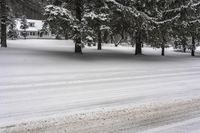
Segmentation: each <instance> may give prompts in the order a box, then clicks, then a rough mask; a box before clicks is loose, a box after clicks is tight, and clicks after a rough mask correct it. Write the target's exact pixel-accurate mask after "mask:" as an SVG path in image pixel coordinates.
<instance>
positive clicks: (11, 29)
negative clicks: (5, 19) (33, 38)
mask: <svg viewBox="0 0 200 133" xmlns="http://www.w3.org/2000/svg"><path fill="white" fill-rule="evenodd" d="M10 20H11V22H10V24H9V26H8V33H7V36H8V38H10V39H16V38H17V37H18V34H17V31H16V22H15V19H13V18H11V19H10Z"/></svg>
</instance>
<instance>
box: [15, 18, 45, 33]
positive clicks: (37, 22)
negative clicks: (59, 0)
mask: <svg viewBox="0 0 200 133" xmlns="http://www.w3.org/2000/svg"><path fill="white" fill-rule="evenodd" d="M27 22H28V23H34V27H30V26H29V28H28V29H26V31H40V30H42V27H43V24H44V22H43V20H34V19H27ZM20 26H21V20H20V19H17V20H16V29H17V30H18V31H23V29H21V28H20Z"/></svg>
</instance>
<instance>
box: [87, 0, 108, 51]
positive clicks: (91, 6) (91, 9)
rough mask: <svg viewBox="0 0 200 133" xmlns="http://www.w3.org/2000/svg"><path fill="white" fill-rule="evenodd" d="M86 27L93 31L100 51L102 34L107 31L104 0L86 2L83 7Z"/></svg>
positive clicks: (106, 8)
mask: <svg viewBox="0 0 200 133" xmlns="http://www.w3.org/2000/svg"><path fill="white" fill-rule="evenodd" d="M84 8H85V9H84V18H85V19H86V21H87V26H89V27H91V29H93V30H94V32H95V33H96V36H97V40H98V50H101V49H102V32H103V30H106V29H109V27H108V23H109V9H108V7H107V4H106V3H105V1H104V0H88V1H86V4H85V6H84Z"/></svg>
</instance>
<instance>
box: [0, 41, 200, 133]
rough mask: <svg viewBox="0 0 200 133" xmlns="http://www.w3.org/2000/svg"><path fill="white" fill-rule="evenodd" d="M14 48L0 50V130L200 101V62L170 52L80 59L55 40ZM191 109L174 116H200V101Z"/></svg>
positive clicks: (106, 53) (89, 52) (128, 51)
mask: <svg viewBox="0 0 200 133" xmlns="http://www.w3.org/2000/svg"><path fill="white" fill-rule="evenodd" d="M9 46H10V48H9V49H0V70H1V71H0V127H12V125H14V124H19V123H20V122H28V121H37V120H42V119H47V118H49V119H50V118H52V117H53V118H54V117H55V118H57V117H62V116H66V115H70V114H76V113H80V112H81V113H83V112H90V111H99V110H104V109H107V108H118V107H119V108H126V107H129V106H130V107H134V106H137V107H138V106H144V105H149V104H159V103H165V104H166V105H168V104H170V103H173V102H174V101H185V102H186V103H187V102H188V101H190V100H191V99H199V98H200V87H199V81H200V57H190V56H189V54H182V53H174V52H172V51H171V50H170V49H169V50H168V51H167V55H168V56H166V57H161V56H159V54H160V50H153V49H150V48H145V49H144V52H145V54H146V55H148V56H134V55H133V49H132V48H110V47H107V48H105V49H104V50H103V51H96V50H95V49H94V48H87V49H84V54H83V55H75V54H73V43H72V42H70V41H68V42H66V41H54V40H49V41H46V40H41V41H38V40H32V41H28V40H18V41H10V42H9ZM190 102H191V101H190ZM190 104H191V106H192V109H191V110H188V113H189V114H190V113H191V114H193V115H188V114H185V115H186V116H183V113H179V111H180V112H181V111H182V109H180V110H179V109H177V110H176V108H175V110H173V111H171V110H170V111H169V112H171V113H172V115H173V112H178V113H175V114H180V116H183V117H179V118H178V119H177V120H176V122H177V121H181V118H183V119H184V121H186V120H188V119H194V118H196V117H197V118H198V117H200V115H199V113H200V112H199V100H196V101H195V102H194V103H193V101H192V102H191V103H190ZM190 104H188V105H187V107H188V106H190ZM172 105H173V107H176V106H175V105H174V104H172ZM180 105H182V104H177V106H180ZM193 105H196V106H193ZM156 107H157V106H156ZM156 107H155V108H156ZM175 116H177V115H175ZM119 117H121V116H119ZM120 119H121V118H120ZM117 120H118V119H116V121H117ZM155 122H157V123H159V121H155ZM167 122H168V121H166V122H165V121H164V120H163V122H162V123H163V125H165V124H166V123H167ZM123 123H125V124H126V122H123ZM172 123H173V121H172ZM108 125H109V124H108ZM127 125H130V121H129V123H127ZM127 125H123V126H124V127H126V126H127ZM161 125H162V124H161ZM194 125H195V124H194ZM121 126H122V125H118V127H121ZM147 126H148V124H147ZM150 127H151V126H150ZM128 128H131V129H130V131H131V132H133V130H134V131H136V129H135V128H134V126H133V127H132V126H130V127H127V129H123V130H120V129H119V128H116V129H118V130H117V131H116V132H123V131H124V132H125V131H127V132H128ZM132 128H133V129H132ZM152 128H153V127H152ZM8 129H9V128H8ZM1 130H3V131H5V128H3V129H2V128H0V131H1ZM152 130H153V129H152ZM107 131H108V130H107ZM72 132H73V131H72ZM110 132H111V130H110Z"/></svg>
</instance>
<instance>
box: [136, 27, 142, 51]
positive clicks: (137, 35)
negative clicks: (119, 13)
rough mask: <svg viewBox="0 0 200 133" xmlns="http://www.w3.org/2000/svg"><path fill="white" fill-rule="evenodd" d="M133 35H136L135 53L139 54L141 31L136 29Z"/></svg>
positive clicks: (140, 49)
mask: <svg viewBox="0 0 200 133" xmlns="http://www.w3.org/2000/svg"><path fill="white" fill-rule="evenodd" d="M135 37H136V39H135V40H136V48H135V55H141V54H142V41H141V31H137V32H136V34H135Z"/></svg>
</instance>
